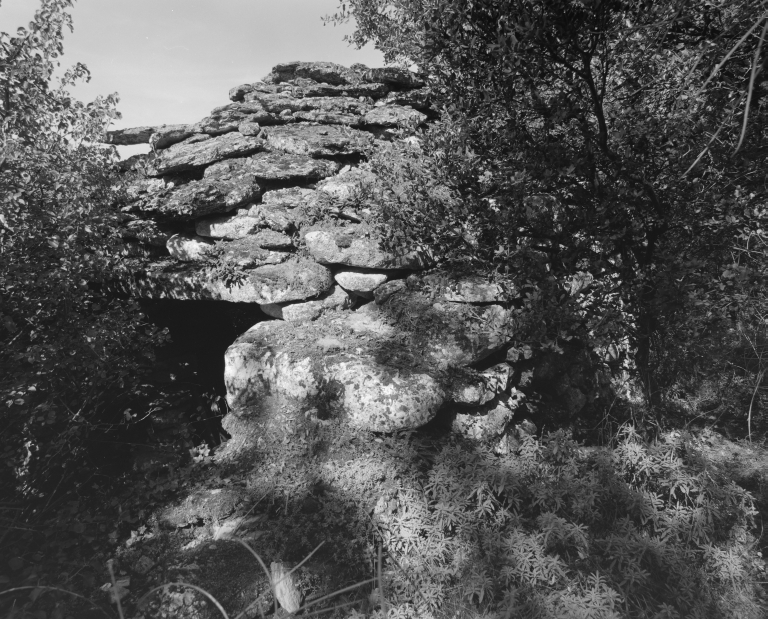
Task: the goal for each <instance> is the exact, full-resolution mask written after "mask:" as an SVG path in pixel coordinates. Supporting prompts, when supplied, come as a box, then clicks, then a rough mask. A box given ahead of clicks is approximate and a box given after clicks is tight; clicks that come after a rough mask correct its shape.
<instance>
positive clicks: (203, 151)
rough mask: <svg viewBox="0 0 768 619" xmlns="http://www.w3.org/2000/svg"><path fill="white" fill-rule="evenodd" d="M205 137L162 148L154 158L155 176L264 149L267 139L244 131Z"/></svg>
mask: <svg viewBox="0 0 768 619" xmlns="http://www.w3.org/2000/svg"><path fill="white" fill-rule="evenodd" d="M205 137H206V138H208V139H204V140H200V141H197V140H195V136H193V137H191V138H188V139H187V140H184V141H183V142H179V143H178V144H174V145H173V146H171V147H169V148H167V149H165V150H163V151H161V152H160V154H159V155H158V157H157V158H156V159H155V160H154V163H153V171H152V176H161V175H163V174H171V173H176V172H188V171H192V170H198V169H200V168H204V167H206V166H209V165H211V164H212V163H216V162H217V161H221V160H222V159H229V158H232V157H243V156H245V155H250V154H252V153H255V152H257V151H259V150H264V142H263V140H261V139H260V138H258V137H253V136H245V135H241V134H240V133H225V134H224V135H220V136H217V137H214V138H211V137H209V136H205Z"/></svg>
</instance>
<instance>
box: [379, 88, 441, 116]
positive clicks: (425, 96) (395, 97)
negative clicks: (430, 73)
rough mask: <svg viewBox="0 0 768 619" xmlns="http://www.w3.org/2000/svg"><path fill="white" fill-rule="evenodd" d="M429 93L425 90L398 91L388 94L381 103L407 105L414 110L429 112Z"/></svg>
mask: <svg viewBox="0 0 768 619" xmlns="http://www.w3.org/2000/svg"><path fill="white" fill-rule="evenodd" d="M431 99H432V97H431V93H430V92H429V90H428V89H426V88H419V89H418V90H398V91H395V92H391V93H389V94H388V95H387V96H386V97H384V98H383V99H382V101H383V102H384V103H385V104H387V105H389V104H395V105H408V106H410V107H412V108H414V109H416V110H420V111H423V110H429V108H430V104H431Z"/></svg>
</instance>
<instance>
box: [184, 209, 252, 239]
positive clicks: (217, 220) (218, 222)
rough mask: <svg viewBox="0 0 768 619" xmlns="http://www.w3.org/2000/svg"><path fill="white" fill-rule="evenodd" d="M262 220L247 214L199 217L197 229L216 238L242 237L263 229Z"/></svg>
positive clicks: (201, 234) (202, 233)
mask: <svg viewBox="0 0 768 619" xmlns="http://www.w3.org/2000/svg"><path fill="white" fill-rule="evenodd" d="M261 224H262V220H261V219H259V218H257V217H249V216H247V215H240V214H236V215H225V216H223V217H212V218H209V219H198V220H197V223H196V224H195V230H196V232H197V233H198V234H199V235H200V236H209V237H212V238H214V239H229V240H232V239H240V238H242V237H244V236H248V235H249V234H254V233H256V232H257V231H258V230H260V229H261Z"/></svg>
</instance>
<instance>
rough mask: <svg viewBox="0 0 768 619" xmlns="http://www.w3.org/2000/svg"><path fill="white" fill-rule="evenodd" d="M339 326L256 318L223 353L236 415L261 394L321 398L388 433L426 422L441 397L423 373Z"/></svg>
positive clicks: (330, 320)
mask: <svg viewBox="0 0 768 619" xmlns="http://www.w3.org/2000/svg"><path fill="white" fill-rule="evenodd" d="M375 344H381V342H376V343H373V342H369V343H368V344H367V345H366V342H361V341H359V340H358V339H357V338H355V337H354V336H350V334H349V331H348V330H347V329H345V328H344V317H343V315H341V316H337V315H334V316H331V317H323V318H321V319H320V320H318V321H316V322H304V323H298V324H297V323H287V322H282V321H273V322H265V323H259V324H257V325H256V326H254V327H252V328H251V329H249V330H248V331H247V332H246V333H245V334H243V335H242V336H241V337H240V338H238V339H237V340H236V341H235V343H234V344H232V346H230V347H229V349H228V350H227V352H226V354H225V373H224V381H225V384H226V386H227V400H228V402H229V404H230V406H231V407H232V408H233V409H234V410H235V412H236V413H238V412H239V413H240V414H246V413H247V407H248V405H249V404H252V403H255V402H258V400H259V399H260V398H263V397H265V396H266V395H270V394H271V395H280V396H284V397H288V398H297V399H302V400H305V399H308V398H312V397H316V396H320V395H321V394H322V397H323V399H324V401H325V403H326V405H327V406H328V407H329V408H330V409H332V412H333V413H334V414H337V415H341V416H343V417H344V418H345V419H346V421H347V423H348V424H349V425H350V426H352V427H354V428H358V429H362V430H372V431H377V432H392V431H395V430H399V429H406V428H416V427H419V426H421V425H424V424H425V423H427V422H428V421H429V420H431V419H432V418H433V417H434V415H435V414H436V413H437V410H438V409H439V407H440V406H441V404H442V402H443V399H444V395H443V390H442V388H441V386H440V383H439V381H438V380H437V379H436V378H434V377H433V376H431V375H430V374H429V373H427V372H426V371H418V370H414V369H412V368H410V367H407V366H405V365H404V364H401V363H397V362H396V361H394V360H392V359H390V360H387V359H385V358H384V357H381V356H379V355H377V354H376V350H375V348H376V346H375Z"/></svg>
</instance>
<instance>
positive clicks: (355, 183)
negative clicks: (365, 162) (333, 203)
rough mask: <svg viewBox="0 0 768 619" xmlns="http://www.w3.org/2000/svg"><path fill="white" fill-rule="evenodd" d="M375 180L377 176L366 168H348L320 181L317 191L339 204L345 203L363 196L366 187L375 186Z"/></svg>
mask: <svg viewBox="0 0 768 619" xmlns="http://www.w3.org/2000/svg"><path fill="white" fill-rule="evenodd" d="M375 180H376V176H375V174H373V173H372V172H371V171H370V170H368V169H366V168H349V167H347V168H345V169H343V170H342V171H341V172H339V174H337V175H336V176H331V177H329V178H326V179H325V180H323V181H320V182H319V183H318V184H317V187H316V189H317V190H318V191H322V192H323V193H324V194H326V195H328V196H331V197H333V198H334V199H336V200H338V201H339V202H345V201H349V200H352V199H354V198H356V197H358V196H362V195H363V194H364V192H365V190H366V187H367V186H369V185H371V184H373V183H374V182H375Z"/></svg>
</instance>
